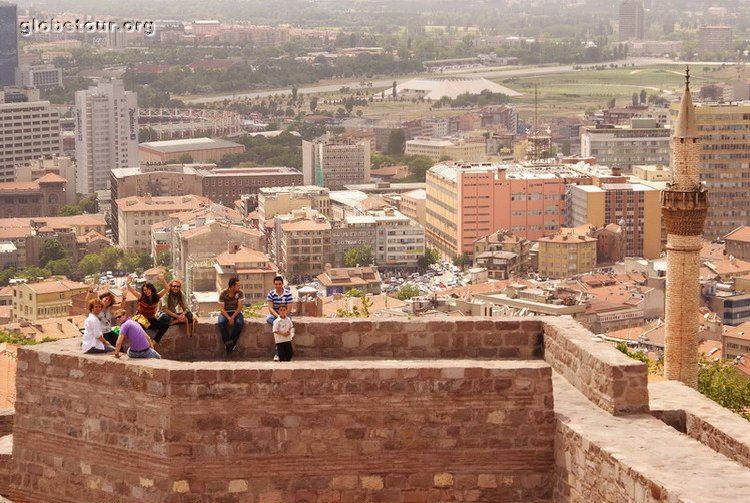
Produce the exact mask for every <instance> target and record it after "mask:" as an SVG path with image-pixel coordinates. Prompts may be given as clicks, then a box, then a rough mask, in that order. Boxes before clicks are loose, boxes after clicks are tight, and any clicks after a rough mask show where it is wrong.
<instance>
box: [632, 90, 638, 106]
mask: <svg viewBox="0 0 750 503" xmlns="http://www.w3.org/2000/svg"><path fill="white" fill-rule="evenodd" d="M632 101H633V106H637V105H638V93H633V98H632Z"/></svg>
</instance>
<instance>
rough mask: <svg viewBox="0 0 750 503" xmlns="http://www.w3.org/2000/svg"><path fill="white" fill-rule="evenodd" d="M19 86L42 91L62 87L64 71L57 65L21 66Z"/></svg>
mask: <svg viewBox="0 0 750 503" xmlns="http://www.w3.org/2000/svg"><path fill="white" fill-rule="evenodd" d="M18 85H20V86H23V87H36V88H40V89H41V88H44V87H47V88H55V87H62V86H63V78H62V70H61V69H60V68H57V67H55V65H21V67H20V68H19V70H18Z"/></svg>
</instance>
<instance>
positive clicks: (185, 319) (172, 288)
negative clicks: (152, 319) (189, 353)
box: [159, 279, 197, 337]
mask: <svg viewBox="0 0 750 503" xmlns="http://www.w3.org/2000/svg"><path fill="white" fill-rule="evenodd" d="M196 321H197V320H196V318H195V317H194V316H193V313H191V312H190V310H189V309H188V307H187V302H186V301H185V294H184V293H183V291H182V282H181V281H180V280H177V279H173V280H172V281H170V282H169V285H168V287H167V293H166V294H165V295H164V296H163V297H162V298H161V314H160V315H159V323H160V324H161V325H163V326H169V325H177V324H180V323H184V324H185V331H186V332H187V336H188V337H192V336H193V324H194V323H195V322H196Z"/></svg>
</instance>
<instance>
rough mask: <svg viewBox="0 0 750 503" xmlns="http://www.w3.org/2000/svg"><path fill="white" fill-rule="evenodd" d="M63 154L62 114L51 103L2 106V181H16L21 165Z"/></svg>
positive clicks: (0, 110)
mask: <svg viewBox="0 0 750 503" xmlns="http://www.w3.org/2000/svg"><path fill="white" fill-rule="evenodd" d="M61 153H62V141H61V139H60V114H59V113H58V112H57V111H56V110H54V109H52V108H50V103H49V101H29V102H22V103H2V104H0V182H13V181H15V173H16V165H18V164H24V163H27V162H29V161H31V160H32V159H38V158H39V157H44V156H48V155H49V156H51V155H60V154H61Z"/></svg>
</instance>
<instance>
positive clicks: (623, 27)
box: [620, 0, 643, 42]
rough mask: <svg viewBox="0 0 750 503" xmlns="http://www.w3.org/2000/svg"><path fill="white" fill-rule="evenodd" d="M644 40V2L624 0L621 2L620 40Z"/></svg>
mask: <svg viewBox="0 0 750 503" xmlns="http://www.w3.org/2000/svg"><path fill="white" fill-rule="evenodd" d="M626 40H643V2H642V1H641V0H623V1H622V2H620V42H624V41H626Z"/></svg>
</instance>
